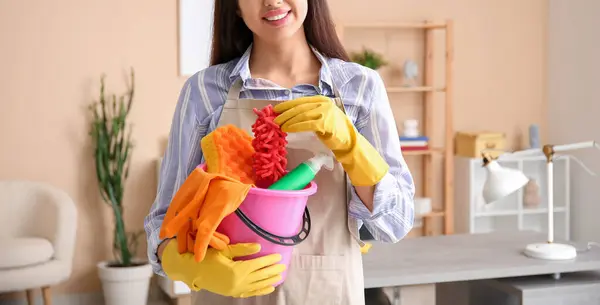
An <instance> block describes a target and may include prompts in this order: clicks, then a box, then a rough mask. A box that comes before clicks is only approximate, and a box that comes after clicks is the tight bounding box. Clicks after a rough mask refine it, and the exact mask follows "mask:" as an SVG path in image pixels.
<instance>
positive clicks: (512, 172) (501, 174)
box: [482, 141, 600, 260]
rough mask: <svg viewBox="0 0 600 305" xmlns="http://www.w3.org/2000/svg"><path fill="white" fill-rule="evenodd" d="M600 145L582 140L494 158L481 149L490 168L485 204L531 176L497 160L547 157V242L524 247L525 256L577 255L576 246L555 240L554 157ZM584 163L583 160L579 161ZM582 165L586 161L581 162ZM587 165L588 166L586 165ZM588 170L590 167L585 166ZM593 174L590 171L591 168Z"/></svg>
mask: <svg viewBox="0 0 600 305" xmlns="http://www.w3.org/2000/svg"><path fill="white" fill-rule="evenodd" d="M594 147H595V148H598V149H600V145H598V143H596V142H594V141H589V142H580V143H574V144H565V145H545V146H544V147H542V148H534V149H527V150H522V151H517V152H513V153H504V154H502V155H500V156H499V157H498V158H496V159H494V158H492V157H491V156H490V155H489V154H488V153H486V151H483V152H482V155H483V166H484V167H485V168H486V171H487V179H486V181H485V184H484V186H483V199H484V200H485V202H486V204H491V203H494V202H496V201H498V200H500V199H502V198H504V197H506V196H508V195H510V194H512V193H514V192H516V191H517V190H519V189H520V188H522V187H523V186H525V185H526V184H527V182H528V181H529V179H528V178H527V177H526V176H525V174H523V173H522V172H521V171H519V170H516V169H511V168H503V167H502V166H500V164H498V162H497V161H502V160H526V159H528V158H537V157H539V156H544V157H545V158H546V161H547V162H546V164H547V178H548V181H547V184H548V187H547V191H548V192H547V196H546V198H547V200H548V240H547V241H546V242H545V243H541V242H540V243H534V244H530V245H527V246H526V247H525V252H524V253H525V255H526V256H529V257H532V258H537V259H546V260H568V259H574V258H575V257H577V250H576V249H575V247H573V246H571V245H567V244H560V243H555V242H554V198H553V197H554V189H553V177H554V166H553V165H554V159H555V158H557V157H559V156H558V155H557V153H559V152H566V151H571V150H577V149H583V148H594ZM580 164H581V163H580ZM581 165H582V166H583V164H581ZM584 168H585V166H584ZM586 169H587V168H586ZM588 172H590V173H591V174H592V175H593V174H594V173H592V172H591V171H589V170H588Z"/></svg>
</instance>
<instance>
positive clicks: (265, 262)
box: [161, 242, 286, 298]
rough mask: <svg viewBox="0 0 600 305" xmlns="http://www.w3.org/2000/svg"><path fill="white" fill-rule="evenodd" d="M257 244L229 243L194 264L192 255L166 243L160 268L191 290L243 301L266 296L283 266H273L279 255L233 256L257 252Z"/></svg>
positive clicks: (279, 275)
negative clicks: (240, 259)
mask: <svg viewBox="0 0 600 305" xmlns="http://www.w3.org/2000/svg"><path fill="white" fill-rule="evenodd" d="M258 251H260V245H259V244H233V245H228V246H227V247H226V248H225V249H224V250H220V251H219V250H215V249H213V248H209V249H208V251H207V252H206V256H205V257H204V260H202V261H201V262H200V263H197V262H196V261H195V260H194V254H193V253H184V254H179V251H177V243H176V242H169V244H167V246H166V247H165V250H164V251H163V254H162V259H161V260H162V267H163V270H164V271H165V273H166V274H167V276H168V277H169V278H170V279H171V280H174V281H182V282H184V283H185V284H186V285H188V286H189V287H190V289H191V290H193V291H199V290H207V291H210V292H212V293H216V294H219V295H222V296H228V297H235V298H247V297H252V296H261V295H266V294H269V293H271V292H273V291H274V290H275V288H274V287H273V285H274V284H275V283H277V282H279V281H280V280H281V273H282V272H283V271H284V270H285V269H286V268H285V265H282V264H277V263H278V262H279V261H280V260H281V255H280V254H271V255H267V256H263V257H259V258H256V259H252V260H246V261H234V260H233V258H234V257H239V256H246V255H251V254H255V253H258Z"/></svg>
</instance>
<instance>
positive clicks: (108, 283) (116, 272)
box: [90, 69, 152, 305]
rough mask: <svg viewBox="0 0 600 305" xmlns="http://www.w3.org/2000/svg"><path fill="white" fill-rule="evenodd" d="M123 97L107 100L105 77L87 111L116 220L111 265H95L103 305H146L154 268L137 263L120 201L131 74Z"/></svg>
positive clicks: (101, 183) (101, 182)
mask: <svg viewBox="0 0 600 305" xmlns="http://www.w3.org/2000/svg"><path fill="white" fill-rule="evenodd" d="M128 85H129V86H128V90H127V92H126V93H125V94H123V95H121V96H119V97H117V96H116V95H115V94H113V95H111V96H110V98H109V97H107V95H106V93H105V83H104V76H102V77H101V79H100V97H99V100H97V101H94V103H92V105H91V106H90V111H91V113H92V120H93V121H92V126H91V127H92V128H91V132H90V135H91V137H92V144H93V146H94V160H95V165H96V175H97V179H98V187H99V190H100V195H101V196H102V200H103V201H104V202H105V203H106V204H108V206H110V208H111V209H112V214H113V219H114V225H115V228H114V232H113V254H114V259H113V260H107V261H103V262H100V263H99V264H98V274H99V276H100V280H101V282H102V289H103V291H104V299H105V302H106V304H107V305H146V303H147V299H148V289H149V285H150V278H151V277H152V267H151V266H150V264H149V263H148V262H146V261H143V260H140V259H137V258H136V257H135V253H136V248H137V241H138V238H139V237H140V236H141V234H142V233H143V232H128V231H127V230H126V229H125V221H124V218H123V198H124V197H123V195H124V191H125V181H126V180H127V176H128V174H129V164H130V160H131V151H132V148H133V143H132V141H131V128H129V126H128V122H127V119H128V116H129V113H130V111H131V106H132V104H133V96H134V71H133V69H132V70H131V73H130V83H129V84H128Z"/></svg>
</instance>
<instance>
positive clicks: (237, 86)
mask: <svg viewBox="0 0 600 305" xmlns="http://www.w3.org/2000/svg"><path fill="white" fill-rule="evenodd" d="M242 85H243V82H242V79H241V78H236V79H235V81H234V82H233V84H231V87H229V92H227V100H228V101H233V100H238V99H239V98H240V92H242Z"/></svg>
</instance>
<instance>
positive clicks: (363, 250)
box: [360, 243, 372, 254]
mask: <svg viewBox="0 0 600 305" xmlns="http://www.w3.org/2000/svg"><path fill="white" fill-rule="evenodd" d="M371 246H372V245H371V244H370V243H365V245H364V246H362V247H360V253H362V254H367V253H369V250H370V249H371Z"/></svg>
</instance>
